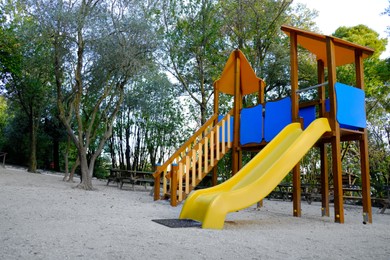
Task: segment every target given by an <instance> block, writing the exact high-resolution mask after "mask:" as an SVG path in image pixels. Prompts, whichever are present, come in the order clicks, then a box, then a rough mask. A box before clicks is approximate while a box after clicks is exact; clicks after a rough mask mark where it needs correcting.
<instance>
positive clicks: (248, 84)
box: [214, 49, 263, 95]
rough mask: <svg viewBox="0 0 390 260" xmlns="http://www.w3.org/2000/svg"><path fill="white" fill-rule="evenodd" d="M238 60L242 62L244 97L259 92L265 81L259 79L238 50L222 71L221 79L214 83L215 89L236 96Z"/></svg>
mask: <svg viewBox="0 0 390 260" xmlns="http://www.w3.org/2000/svg"><path fill="white" fill-rule="evenodd" d="M237 59H239V61H240V82H239V83H240V90H241V93H242V95H248V94H252V93H255V92H258V91H259V87H260V82H262V81H263V80H262V79H260V78H258V77H257V76H256V74H255V72H254V71H253V69H252V67H251V65H250V64H249V62H248V60H247V59H246V57H245V55H244V54H243V53H242V52H241V51H240V50H239V49H236V50H234V51H232V53H231V54H230V56H229V59H228V61H227V62H226V64H225V67H224V69H223V71H222V75H221V77H220V78H219V79H218V80H216V81H215V82H214V87H215V88H217V89H218V90H219V91H220V92H222V93H226V94H230V95H234V86H235V77H234V76H235V64H236V61H237Z"/></svg>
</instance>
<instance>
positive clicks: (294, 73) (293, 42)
mask: <svg viewBox="0 0 390 260" xmlns="http://www.w3.org/2000/svg"><path fill="white" fill-rule="evenodd" d="M290 63H291V101H292V110H291V114H292V121H293V122H299V121H300V120H299V116H298V110H299V103H298V94H297V90H298V39H297V34H296V32H291V34H290ZM293 215H294V216H295V217H300V216H301V172H300V163H298V164H297V165H295V166H294V168H293Z"/></svg>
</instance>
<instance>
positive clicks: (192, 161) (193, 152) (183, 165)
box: [153, 111, 232, 205]
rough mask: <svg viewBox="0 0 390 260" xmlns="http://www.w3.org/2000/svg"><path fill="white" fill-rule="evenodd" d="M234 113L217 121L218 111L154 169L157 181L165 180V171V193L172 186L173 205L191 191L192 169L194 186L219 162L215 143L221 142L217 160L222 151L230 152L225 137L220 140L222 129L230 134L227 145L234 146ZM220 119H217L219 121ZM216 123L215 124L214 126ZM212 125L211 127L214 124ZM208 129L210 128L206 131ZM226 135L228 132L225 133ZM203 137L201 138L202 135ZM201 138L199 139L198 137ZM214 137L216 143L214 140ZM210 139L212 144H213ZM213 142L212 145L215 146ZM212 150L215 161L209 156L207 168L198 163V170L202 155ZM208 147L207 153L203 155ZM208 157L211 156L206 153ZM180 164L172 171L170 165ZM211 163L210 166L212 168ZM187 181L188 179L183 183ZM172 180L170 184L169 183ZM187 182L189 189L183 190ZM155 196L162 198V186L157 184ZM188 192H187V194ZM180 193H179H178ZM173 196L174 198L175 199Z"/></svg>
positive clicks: (205, 163) (223, 152)
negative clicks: (232, 127)
mask: <svg viewBox="0 0 390 260" xmlns="http://www.w3.org/2000/svg"><path fill="white" fill-rule="evenodd" d="M231 113H232V111H230V112H229V113H228V114H227V115H226V116H225V117H224V118H223V119H222V120H220V121H219V122H217V117H218V115H217V114H214V115H213V116H212V117H211V118H210V119H209V120H208V121H207V122H206V123H205V124H204V125H203V126H202V127H201V128H200V129H199V130H198V131H197V132H196V133H195V134H194V135H193V136H192V137H191V138H190V139H189V140H187V141H186V142H185V143H184V144H183V145H182V146H181V147H180V148H179V149H178V150H177V151H176V152H175V153H174V154H173V155H172V156H171V157H170V158H169V159H168V160H167V161H166V162H165V163H164V164H163V165H162V166H158V167H157V168H156V171H155V172H154V173H153V176H154V178H155V181H160V180H161V174H162V173H163V175H162V177H163V189H164V191H163V194H164V196H165V194H167V193H166V192H167V191H168V189H167V188H168V187H169V188H170V191H171V194H170V195H171V196H170V197H171V203H173V204H172V205H177V199H178V201H179V202H180V201H182V200H183V199H184V198H185V197H184V196H186V195H188V194H189V192H190V188H189V187H190V182H189V179H190V176H189V172H190V171H191V169H192V183H191V186H192V188H191V189H193V187H195V185H196V184H195V179H197V180H201V178H203V177H202V176H203V175H204V173H205V172H206V171H207V172H208V171H209V170H210V169H212V167H213V166H214V165H215V164H214V159H213V157H214V149H215V147H214V145H215V146H217V147H218V148H217V149H216V151H217V153H216V154H217V156H216V158H215V160H216V162H218V160H219V159H220V158H219V157H220V156H219V155H220V154H221V155H222V156H223V155H224V154H225V153H226V152H227V151H225V149H224V147H225V145H226V144H225V140H223V141H222V142H221V141H219V138H220V137H219V131H220V129H222V131H223V132H226V131H228V133H227V135H226V137H227V138H228V142H227V147H228V148H231V143H230V120H231V119H230V118H231ZM215 122H217V123H215ZM226 122H228V125H227V127H226V125H225V124H226ZM213 124H214V126H212V125H213ZM210 127H211V128H210ZM206 130H208V131H207V132H206ZM222 136H224V134H223V135H222ZM200 137H201V138H200ZM198 138H199V139H198ZM214 138H215V139H216V140H215V144H214V142H213V140H214ZM209 141H210V147H209V146H208V145H209ZM220 144H223V145H222V146H223V148H222V149H223V151H221V150H220V147H219V145H220ZM211 146H212V147H211ZM209 148H210V149H211V150H210V154H212V156H211V163H209V162H208V161H207V160H205V161H204V166H205V167H204V169H202V167H199V166H198V167H197V170H196V172H195V169H196V168H195V165H196V164H197V165H203V162H202V156H208V149H209ZM203 149H204V151H205V152H204V153H205V154H204V155H202V153H203ZM206 158H207V157H206ZM173 163H175V165H177V167H173V166H172V167H171V170H170V171H168V167H169V166H170V165H173ZM209 166H210V168H209ZM183 181H184V182H185V183H183ZM168 182H169V186H168ZM183 184H185V191H183ZM154 193H155V194H154V199H155V200H158V199H159V197H160V195H159V194H160V188H159V187H158V188H157V186H155V190H154ZM184 193H185V195H184ZM177 196H178V197H177ZM172 200H173V202H172Z"/></svg>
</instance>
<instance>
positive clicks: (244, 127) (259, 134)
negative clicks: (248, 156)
mask: <svg viewBox="0 0 390 260" xmlns="http://www.w3.org/2000/svg"><path fill="white" fill-rule="evenodd" d="M240 119H241V120H240V143H241V144H242V145H244V144H249V143H261V140H262V139H263V106H262V105H257V106H255V107H251V108H243V109H242V110H241V118H240Z"/></svg>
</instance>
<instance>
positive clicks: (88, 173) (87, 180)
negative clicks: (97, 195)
mask: <svg viewBox="0 0 390 260" xmlns="http://www.w3.org/2000/svg"><path fill="white" fill-rule="evenodd" d="M79 159H80V167H81V176H80V177H81V183H80V184H79V185H77V187H78V188H81V189H84V190H93V186H92V173H93V164H92V165H88V159H87V152H86V151H85V150H84V151H82V152H80V151H79ZM91 168H92V169H91Z"/></svg>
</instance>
